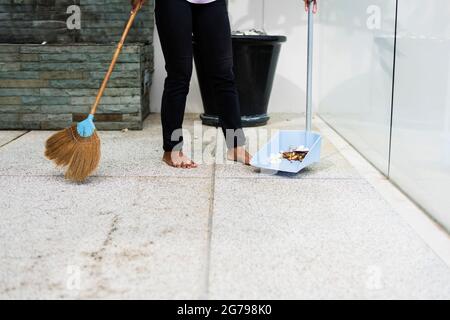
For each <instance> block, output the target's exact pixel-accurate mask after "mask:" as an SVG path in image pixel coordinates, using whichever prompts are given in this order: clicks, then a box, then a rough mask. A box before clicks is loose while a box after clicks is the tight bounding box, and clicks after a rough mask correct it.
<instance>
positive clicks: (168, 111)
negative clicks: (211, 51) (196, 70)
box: [155, 0, 192, 151]
mask: <svg viewBox="0 0 450 320" xmlns="http://www.w3.org/2000/svg"><path fill="white" fill-rule="evenodd" d="M155 18H156V25H157V28H158V34H159V38H160V41H161V47H162V51H163V54H164V59H165V62H166V71H167V77H166V80H165V83H164V93H163V97H162V105H161V121H162V126H163V137H164V151H172V150H173V149H174V148H177V149H178V150H180V149H181V147H182V141H183V137H182V136H181V133H180V132H179V131H178V134H179V137H177V139H174V141H173V139H172V134H173V133H174V132H176V133H177V130H180V131H181V128H182V125H183V117H184V110H185V107H186V97H187V95H188V93H189V83H190V80H191V75H192V15H191V7H190V4H189V3H188V2H187V1H185V0H156V8H155Z"/></svg>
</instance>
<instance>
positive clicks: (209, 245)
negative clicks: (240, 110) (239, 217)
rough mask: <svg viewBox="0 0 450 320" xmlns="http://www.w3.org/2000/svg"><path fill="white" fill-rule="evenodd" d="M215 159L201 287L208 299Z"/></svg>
mask: <svg viewBox="0 0 450 320" xmlns="http://www.w3.org/2000/svg"><path fill="white" fill-rule="evenodd" d="M216 170H217V165H216V161H214V163H213V167H212V172H211V180H210V181H211V189H210V192H211V197H210V203H209V211H208V229H207V238H206V265H205V282H204V288H203V297H202V298H204V299H205V300H209V285H210V270H211V244H212V228H213V218H214V200H215V192H216Z"/></svg>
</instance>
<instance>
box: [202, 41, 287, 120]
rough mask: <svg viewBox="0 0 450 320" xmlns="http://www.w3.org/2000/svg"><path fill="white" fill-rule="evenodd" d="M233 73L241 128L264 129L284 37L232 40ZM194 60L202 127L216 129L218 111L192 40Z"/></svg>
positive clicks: (210, 84) (206, 71)
mask: <svg viewBox="0 0 450 320" xmlns="http://www.w3.org/2000/svg"><path fill="white" fill-rule="evenodd" d="M232 38H233V55H234V73H235V76H236V84H237V88H238V92H239V100H240V103H241V118H242V125H243V126H244V127H253V126H261V125H265V124H266V123H267V121H269V116H268V114H267V108H268V105H269V100H270V94H271V92H272V86H273V80H274V77H275V71H276V68H277V63H278V57H279V55H280V50H281V44H282V43H283V42H286V37H285V36H269V35H254V36H244V35H242V36H241V35H236V36H233V37H232ZM194 58H195V65H196V69H197V75H198V81H199V85H200V91H201V96H202V101H203V107H204V110H205V113H204V114H202V115H201V116H200V117H201V119H202V122H203V124H205V125H209V126H216V127H217V126H219V117H218V114H219V113H218V108H217V105H216V102H215V95H214V89H213V86H212V82H211V81H210V78H209V76H208V69H207V66H205V65H204V64H203V63H202V61H205V59H202V57H201V54H200V52H199V51H198V50H197V48H196V45H195V40H194Z"/></svg>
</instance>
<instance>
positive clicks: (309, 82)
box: [306, 1, 314, 131]
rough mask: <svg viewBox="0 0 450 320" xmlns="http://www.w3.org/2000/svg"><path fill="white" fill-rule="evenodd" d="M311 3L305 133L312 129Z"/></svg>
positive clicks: (311, 5) (312, 13)
mask: <svg viewBox="0 0 450 320" xmlns="http://www.w3.org/2000/svg"><path fill="white" fill-rule="evenodd" d="M313 7H314V6H313V1H311V3H310V4H309V7H308V67H307V68H308V71H307V79H306V131H311V127H312V81H313V78H312V73H313V40H314V39H313V38H314V8H313Z"/></svg>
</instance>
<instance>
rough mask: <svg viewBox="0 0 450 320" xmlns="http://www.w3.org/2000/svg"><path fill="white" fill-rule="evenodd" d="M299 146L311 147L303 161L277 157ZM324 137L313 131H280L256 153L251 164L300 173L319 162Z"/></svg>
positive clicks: (263, 167) (262, 167)
mask: <svg viewBox="0 0 450 320" xmlns="http://www.w3.org/2000/svg"><path fill="white" fill-rule="evenodd" d="M299 146H305V147H306V148H308V149H309V152H308V154H307V155H306V157H305V159H303V161H301V162H300V161H289V160H287V159H277V158H278V157H277V156H278V155H279V154H280V152H283V151H289V150H291V149H295V148H297V147H299ZM321 147H322V137H321V136H320V134H318V133H315V132H311V131H293V130H290V131H279V132H278V133H277V134H276V135H275V136H274V137H273V138H272V139H271V140H270V141H269V142H268V143H267V144H266V145H265V146H264V147H262V149H261V150H259V151H258V153H257V154H256V155H254V156H253V158H252V161H251V165H252V166H254V167H257V168H261V169H267V170H274V171H283V172H290V173H298V172H300V171H301V170H303V169H304V168H306V167H308V166H310V165H312V164H313V163H316V162H319V160H320V150H321Z"/></svg>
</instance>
